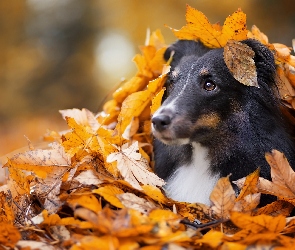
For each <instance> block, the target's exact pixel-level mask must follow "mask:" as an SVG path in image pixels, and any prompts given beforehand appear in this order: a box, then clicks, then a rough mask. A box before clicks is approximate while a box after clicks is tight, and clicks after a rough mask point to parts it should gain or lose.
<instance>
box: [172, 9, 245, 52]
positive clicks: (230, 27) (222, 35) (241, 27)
mask: <svg viewBox="0 0 295 250" xmlns="http://www.w3.org/2000/svg"><path fill="white" fill-rule="evenodd" d="M186 22H187V24H186V26H184V27H182V28H181V29H180V30H175V29H172V30H173V32H174V34H175V35H176V37H177V38H178V39H187V40H200V41H201V42H202V43H204V45H206V46H208V47H209V48H220V47H224V46H225V45H226V43H227V41H228V40H231V39H233V40H239V41H240V40H244V39H246V38H247V33H248V30H247V28H246V15H245V14H244V13H243V12H242V11H241V10H237V11H236V12H234V13H233V14H232V15H230V16H228V17H227V18H226V20H225V22H224V24H223V26H222V27H220V26H219V25H216V24H215V25H214V24H213V25H212V24H211V23H210V22H209V21H208V19H207V17H206V16H205V15H204V14H203V13H202V12H200V11H198V10H196V9H194V8H192V7H190V6H189V5H187V8H186Z"/></svg>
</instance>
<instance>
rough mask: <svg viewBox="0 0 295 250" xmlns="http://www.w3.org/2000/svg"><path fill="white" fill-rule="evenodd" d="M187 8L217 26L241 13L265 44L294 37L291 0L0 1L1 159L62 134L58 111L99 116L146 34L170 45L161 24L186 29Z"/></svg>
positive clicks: (133, 69) (294, 7)
mask: <svg viewBox="0 0 295 250" xmlns="http://www.w3.org/2000/svg"><path fill="white" fill-rule="evenodd" d="M186 3H187V4H189V5H191V6H192V7H194V8H197V9H198V10H200V11H202V12H203V13H204V14H205V15H206V16H207V17H208V18H209V20H210V22H211V23H215V22H218V21H220V23H221V24H222V23H223V22H224V20H225V18H226V17H227V16H228V15H230V14H232V13H233V12H234V11H236V10H237V9H238V8H239V7H240V8H241V9H242V10H243V11H244V12H245V13H246V14H247V24H248V29H250V28H251V26H252V25H253V24H255V25H257V26H258V27H259V28H260V30H261V31H263V32H264V33H265V34H266V35H267V36H268V37H269V40H270V42H278V43H283V44H286V45H288V46H292V42H291V40H292V38H295V1H294V0H281V1H277V0H239V1H236V0H220V1H216V0H161V1H159V0H149V1H139V0H124V1H119V0H116V1H115V0H107V1H106V0H87V1H85V0H27V1H24V0H9V1H4V0H2V1H0V156H3V155H6V154H9V153H11V152H12V151H14V150H18V149H19V148H22V147H27V140H26V139H25V137H24V135H25V136H27V137H28V138H29V139H30V140H31V141H32V142H37V141H38V140H40V138H41V137H42V135H43V134H44V133H45V132H46V130H47V129H50V130H55V131H59V130H63V129H66V128H67V125H66V123H65V122H64V121H63V120H62V118H61V116H60V114H59V113H58V110H60V109H69V108H87V109H89V110H91V111H93V112H98V111H100V110H101V108H102V104H103V103H104V98H105V97H106V96H107V95H110V94H111V92H112V90H113V89H115V88H116V86H117V85H118V84H119V83H120V81H122V80H123V79H128V78H130V77H131V76H132V75H133V74H134V73H135V72H136V67H135V64H134V63H133V62H132V58H133V56H134V55H135V54H136V53H139V48H138V47H139V45H142V44H144V41H145V36H146V31H147V28H150V30H151V31H154V30H156V29H161V31H162V33H163V35H164V37H165V40H166V43H167V44H170V43H172V42H173V41H174V40H175V37H174V35H173V34H172V32H171V31H170V30H169V29H168V28H166V27H164V25H165V24H167V25H168V26H170V27H173V28H181V27H182V26H183V25H185V9H186Z"/></svg>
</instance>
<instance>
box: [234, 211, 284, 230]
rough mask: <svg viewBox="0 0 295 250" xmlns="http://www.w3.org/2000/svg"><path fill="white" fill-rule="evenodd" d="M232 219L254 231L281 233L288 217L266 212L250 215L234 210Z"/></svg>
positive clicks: (235, 222)
mask: <svg viewBox="0 0 295 250" xmlns="http://www.w3.org/2000/svg"><path fill="white" fill-rule="evenodd" d="M230 219H231V221H232V222H233V223H234V224H235V225H236V226H238V227H239V228H242V229H247V230H249V231H250V232H253V233H262V232H271V233H280V232H281V231H282V230H283V229H284V227H285V226H286V218H285V217H284V216H282V215H279V216H276V217H272V216H269V215H265V214H261V215H257V216H250V215H247V214H242V213H238V212H232V213H231V215H230Z"/></svg>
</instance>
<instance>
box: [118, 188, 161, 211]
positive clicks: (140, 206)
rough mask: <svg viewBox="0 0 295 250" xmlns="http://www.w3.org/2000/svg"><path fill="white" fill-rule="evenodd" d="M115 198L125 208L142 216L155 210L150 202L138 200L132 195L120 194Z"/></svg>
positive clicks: (138, 198)
mask: <svg viewBox="0 0 295 250" xmlns="http://www.w3.org/2000/svg"><path fill="white" fill-rule="evenodd" d="M117 197H118V199H119V200H120V201H121V203H122V204H123V205H124V206H125V207H126V208H131V209H134V210H137V211H139V212H141V213H143V214H149V213H150V212H151V211H152V210H153V209H155V208H156V206H155V204H154V203H152V202H151V201H148V200H146V199H143V198H140V197H138V196H136V195H135V194H133V193H122V194H119V195H117Z"/></svg>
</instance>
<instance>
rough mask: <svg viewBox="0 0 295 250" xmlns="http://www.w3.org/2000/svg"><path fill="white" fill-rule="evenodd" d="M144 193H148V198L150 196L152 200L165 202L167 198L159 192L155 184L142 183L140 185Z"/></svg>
mask: <svg viewBox="0 0 295 250" xmlns="http://www.w3.org/2000/svg"><path fill="white" fill-rule="evenodd" d="M141 187H142V189H143V191H144V193H145V194H146V195H148V196H149V197H150V198H152V199H153V200H155V201H157V202H159V203H162V204H165V203H166V202H167V201H168V199H167V197H166V196H164V195H163V193H162V192H161V190H160V189H159V188H157V187H155V186H151V185H143V186H141Z"/></svg>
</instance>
